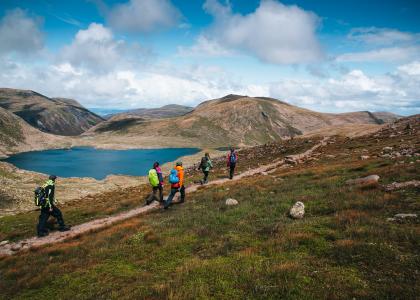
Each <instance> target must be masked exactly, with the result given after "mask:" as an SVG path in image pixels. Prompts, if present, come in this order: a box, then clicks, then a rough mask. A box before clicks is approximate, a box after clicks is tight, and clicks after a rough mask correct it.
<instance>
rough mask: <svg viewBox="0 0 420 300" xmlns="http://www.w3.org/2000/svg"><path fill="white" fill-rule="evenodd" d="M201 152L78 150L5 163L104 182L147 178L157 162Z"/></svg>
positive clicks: (24, 155)
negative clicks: (113, 177)
mask: <svg viewBox="0 0 420 300" xmlns="http://www.w3.org/2000/svg"><path fill="white" fill-rule="evenodd" d="M199 151H200V149H197V148H161V149H129V150H105V149H95V148H92V147H75V148H70V149H54V150H43V151H31V152H23V153H19V154H16V155H13V156H10V157H8V158H6V159H4V160H3V161H6V162H9V163H11V164H13V165H15V166H16V167H18V168H20V169H24V170H30V171H35V172H41V173H45V174H55V175H57V176H59V177H93V178H95V179H103V178H105V177H106V176H107V175H111V174H114V175H133V176H144V175H146V174H147V173H148V171H149V169H150V168H151V167H152V166H153V163H154V162H155V161H158V162H159V163H160V164H164V163H166V162H169V161H175V160H177V159H178V158H180V157H182V156H186V155H192V154H195V153H197V152H199Z"/></svg>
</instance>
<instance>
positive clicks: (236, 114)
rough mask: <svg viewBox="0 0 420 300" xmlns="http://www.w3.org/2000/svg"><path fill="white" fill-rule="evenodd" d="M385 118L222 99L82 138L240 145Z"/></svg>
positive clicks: (114, 122) (112, 124) (114, 121)
mask: <svg viewBox="0 0 420 300" xmlns="http://www.w3.org/2000/svg"><path fill="white" fill-rule="evenodd" d="M396 118H397V116H395V119H396ZM389 119H390V118H389V116H387V118H385V117H384V116H383V115H378V116H377V115H375V114H374V113H370V112H354V113H344V114H326V113H319V112H315V111H311V110H308V109H303V108H299V107H296V106H293V105H290V104H288V103H285V102H281V101H279V100H276V99H272V98H266V97H247V96H240V95H228V96H225V97H223V98H220V99H215V100H209V101H205V102H203V103H201V104H200V105H198V106H197V107H196V108H195V109H194V110H193V111H192V112H190V113H188V114H186V115H184V116H179V117H176V118H171V119H162V120H148V119H145V118H139V117H137V116H124V115H122V116H119V117H118V118H111V119H110V120H108V121H106V122H103V123H101V124H98V125H97V126H95V127H93V128H91V129H90V130H89V131H88V132H86V133H85V134H84V136H85V137H86V138H87V139H88V138H89V139H92V138H94V139H95V140H97V141H100V142H101V143H105V142H108V143H109V144H120V145H121V144H127V143H129V144H133V143H134V144H136V143H137V144H141V145H142V146H161V145H165V144H171V145H173V146H183V145H184V146H185V145H195V146H204V147H206V146H211V147H215V146H226V145H228V144H231V145H239V146H242V145H256V144H262V143H266V142H269V141H273V140H278V139H281V138H285V137H290V136H297V135H302V134H304V133H307V132H310V131H313V130H319V129H320V128H324V127H328V126H336V127H337V126H345V125H351V124H374V125H379V124H382V123H384V122H385V121H389Z"/></svg>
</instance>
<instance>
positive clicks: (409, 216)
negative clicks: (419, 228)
mask: <svg viewBox="0 0 420 300" xmlns="http://www.w3.org/2000/svg"><path fill="white" fill-rule="evenodd" d="M394 218H395V219H400V220H405V219H416V218H417V214H396V215H395V216H394Z"/></svg>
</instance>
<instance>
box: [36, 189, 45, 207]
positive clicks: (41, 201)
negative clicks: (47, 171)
mask: <svg viewBox="0 0 420 300" xmlns="http://www.w3.org/2000/svg"><path fill="white" fill-rule="evenodd" d="M34 194H35V195H34V202H35V205H36V206H41V207H42V206H44V205H45V204H46V202H47V199H46V197H45V196H46V195H45V189H44V188H43V187H37V188H36V189H35V191H34Z"/></svg>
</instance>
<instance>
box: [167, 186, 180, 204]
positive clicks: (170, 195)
mask: <svg viewBox="0 0 420 300" xmlns="http://www.w3.org/2000/svg"><path fill="white" fill-rule="evenodd" d="M177 191H178V189H173V188H171V193H170V194H169V196H168V199H167V200H166V202H165V204H164V207H165V208H168V207H169V205H171V203H172V199H173V198H174V196H175V194H176V192H177Z"/></svg>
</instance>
